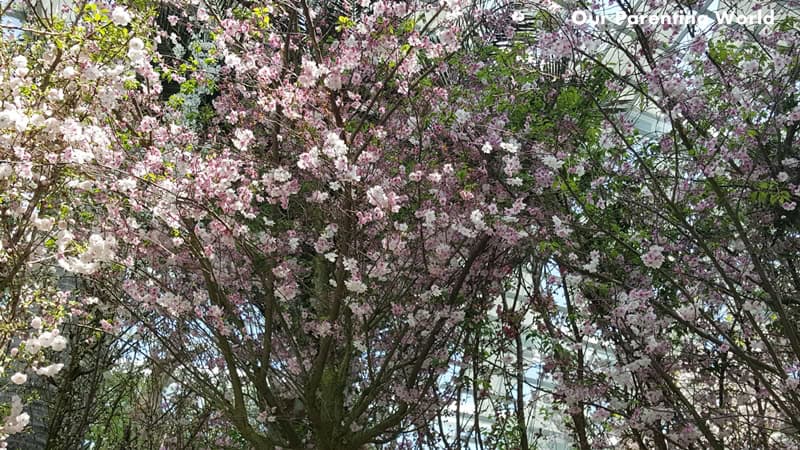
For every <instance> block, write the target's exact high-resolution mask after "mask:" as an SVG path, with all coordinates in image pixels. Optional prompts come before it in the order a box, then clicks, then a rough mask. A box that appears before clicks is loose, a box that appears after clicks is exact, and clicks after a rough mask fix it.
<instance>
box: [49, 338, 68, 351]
mask: <svg viewBox="0 0 800 450" xmlns="http://www.w3.org/2000/svg"><path fill="white" fill-rule="evenodd" d="M50 348H52V349H53V351H56V352H60V351H62V350H64V349H65V348H67V339H66V338H65V337H64V336H56V337H55V338H53V342H52V343H50Z"/></svg>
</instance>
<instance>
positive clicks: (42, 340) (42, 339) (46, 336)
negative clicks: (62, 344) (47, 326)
mask: <svg viewBox="0 0 800 450" xmlns="http://www.w3.org/2000/svg"><path fill="white" fill-rule="evenodd" d="M53 338H55V336H53V333H51V332H50V331H45V332H44V333H42V334H41V335H40V336H39V344H40V345H41V346H42V347H50V344H52V343H53Z"/></svg>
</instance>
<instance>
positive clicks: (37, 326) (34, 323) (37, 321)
mask: <svg viewBox="0 0 800 450" xmlns="http://www.w3.org/2000/svg"><path fill="white" fill-rule="evenodd" d="M31 328H33V329H34V330H41V329H42V318H41V317H34V318H33V319H31Z"/></svg>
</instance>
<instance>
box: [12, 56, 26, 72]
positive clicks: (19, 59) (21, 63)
mask: <svg viewBox="0 0 800 450" xmlns="http://www.w3.org/2000/svg"><path fill="white" fill-rule="evenodd" d="M11 63H12V64H14V67H16V68H17V69H25V68H27V67H28V58H26V57H24V56H22V55H19V56H15V57H14V59H12V60H11Z"/></svg>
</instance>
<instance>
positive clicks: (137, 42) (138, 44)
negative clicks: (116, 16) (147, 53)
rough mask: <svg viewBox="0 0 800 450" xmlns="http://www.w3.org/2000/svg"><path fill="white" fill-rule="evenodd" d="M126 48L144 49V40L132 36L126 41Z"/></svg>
mask: <svg viewBox="0 0 800 450" xmlns="http://www.w3.org/2000/svg"><path fill="white" fill-rule="evenodd" d="M128 48H129V49H130V50H135V51H142V50H144V41H143V40H141V39H139V38H133V39H131V41H130V42H128Z"/></svg>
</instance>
